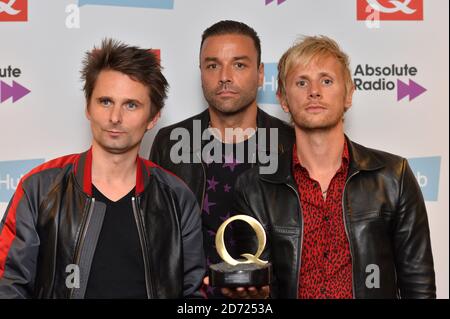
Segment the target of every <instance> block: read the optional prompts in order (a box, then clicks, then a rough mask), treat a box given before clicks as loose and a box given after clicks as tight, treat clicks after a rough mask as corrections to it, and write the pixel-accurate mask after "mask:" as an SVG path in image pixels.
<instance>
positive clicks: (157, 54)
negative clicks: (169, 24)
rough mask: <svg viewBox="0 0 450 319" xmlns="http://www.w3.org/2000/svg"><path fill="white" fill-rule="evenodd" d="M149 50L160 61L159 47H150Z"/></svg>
mask: <svg viewBox="0 0 450 319" xmlns="http://www.w3.org/2000/svg"><path fill="white" fill-rule="evenodd" d="M149 51H150V52H151V53H153V54H154V55H156V57H157V58H158V60H159V62H161V50H160V49H150V50H149Z"/></svg>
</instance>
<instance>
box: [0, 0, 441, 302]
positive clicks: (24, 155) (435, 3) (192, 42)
mask: <svg viewBox="0 0 450 319" xmlns="http://www.w3.org/2000/svg"><path fill="white" fill-rule="evenodd" d="M367 1H368V0H339V1H337V0H285V1H280V0H278V2H280V3H277V1H267V0H226V1H223V0H128V1H122V0H28V1H26V0H16V1H11V0H0V40H1V42H0V81H1V82H2V83H1V86H0V89H1V92H0V97H1V98H0V100H1V103H0V121H1V122H0V123H1V134H0V217H1V216H2V215H3V213H4V210H5V209H6V205H7V202H8V201H9V198H10V196H11V194H12V192H13V191H14V189H15V187H16V186H17V182H18V179H19V178H20V176H21V175H22V174H23V173H24V172H26V171H28V170H29V169H30V168H32V167H33V166H35V165H37V164H39V163H40V162H42V161H44V160H49V159H51V158H54V157H58V156H61V155H65V154H69V153H78V152H81V151H83V150H85V149H87V148H88V147H89V144H90V133H89V126H88V122H87V120H86V119H85V117H84V99H83V93H82V91H81V88H82V84H81V82H80V80H79V70H80V68H81V59H82V57H83V54H84V52H85V51H87V50H90V49H91V48H92V47H93V45H94V44H99V43H100V42H101V39H102V38H104V37H113V38H116V39H119V40H122V41H124V42H126V43H128V44H133V45H138V46H142V47H146V48H155V49H160V50H161V58H162V65H163V67H164V74H165V75H166V77H167V79H168V81H169V83H170V92H169V99H168V101H167V104H166V107H165V109H164V111H163V114H162V118H161V120H160V122H159V124H158V126H157V127H156V128H155V129H154V130H153V131H151V132H149V133H147V136H146V137H145V141H144V143H143V145H142V148H141V155H143V156H145V157H147V156H148V154H149V151H150V146H151V143H152V140H153V137H154V135H155V134H156V132H157V130H158V129H159V128H160V127H163V126H166V125H168V124H171V123H174V122H177V121H180V120H182V119H185V118H186V117H189V116H192V115H194V114H196V113H198V112H200V111H202V110H203V109H204V108H205V106H206V104H205V101H204V100H203V97H202V92H201V87H200V75H199V69H198V50H199V45H200V37H201V33H202V32H203V30H204V29H205V28H207V27H208V26H210V25H212V24H213V23H215V22H217V21H219V20H223V19H233V20H239V21H243V22H245V23H247V24H249V25H250V26H252V27H253V28H254V29H255V30H256V31H257V32H258V33H259V35H260V37H261V41H262V50H263V53H262V59H263V62H264V63H266V79H265V81H266V83H265V86H264V88H263V91H261V92H260V93H261V96H260V106H261V107H262V108H263V109H264V110H266V111H267V112H269V113H271V114H274V115H276V116H278V117H281V118H284V119H286V117H285V115H284V114H283V112H282V111H281V109H280V107H279V105H277V104H276V103H275V102H274V91H275V89H276V87H274V82H273V79H274V77H275V76H276V73H275V71H273V70H275V65H276V64H275V63H276V62H277V61H278V59H279V58H280V56H281V54H282V53H283V52H284V51H285V50H286V49H287V48H288V47H289V46H290V45H291V44H292V42H293V41H294V40H295V39H296V38H297V37H298V36H300V35H302V34H306V35H316V34H324V35H328V36H330V37H332V38H334V39H336V40H337V41H338V42H339V43H340V45H341V46H342V48H343V49H344V51H346V52H347V53H348V54H349V55H350V57H351V61H352V63H351V64H352V68H353V70H356V69H357V67H358V66H359V65H360V66H361V67H362V68H363V69H366V66H367V67H368V68H369V71H370V68H375V67H382V68H383V67H389V68H392V65H395V66H397V67H404V66H405V65H408V67H409V68H412V67H414V68H416V70H417V72H416V73H415V74H394V75H392V74H388V72H387V69H386V70H384V72H386V73H385V74H381V75H379V76H376V75H373V76H371V75H368V74H364V75H361V74H357V75H355V78H358V79H359V80H360V81H365V82H372V85H373V82H376V81H380V83H388V86H389V87H390V88H391V89H384V90H369V89H368V85H370V84H371V83H366V84H365V89H362V90H358V91H357V92H356V93H355V97H354V103H353V107H352V109H351V110H350V111H349V112H348V113H347V117H346V132H347V134H348V135H349V136H350V137H351V138H352V139H353V140H355V141H357V142H359V143H362V144H364V145H367V146H369V147H373V148H379V149H383V150H385V151H389V152H392V153H396V154H399V155H402V156H404V157H406V158H408V159H409V160H410V163H411V166H412V167H413V170H414V172H415V174H416V177H417V179H418V181H419V183H420V185H421V186H422V190H423V193H424V195H425V198H426V200H427V201H426V204H427V208H428V214H429V220H430V227H431V235H432V245H433V254H434V259H435V268H436V274H437V289H438V290H437V292H438V297H439V298H448V281H449V280H448V273H449V266H448V262H449V255H448V252H449V247H448V243H449V226H448V225H449V223H448V215H449V200H448V180H449V179H448V174H449V172H448V166H449V165H448V164H449V159H448V142H449V141H448V137H449V135H448V133H449V120H448V115H449V114H448V113H449V112H448V109H449V93H448V92H449V91H448V87H449V80H448V70H449V65H448V58H449V50H448V36H449V34H448V33H449V31H448V30H449V25H448V24H449V13H448V12H449V2H448V1H447V0H412V1H411V2H410V1H407V0H404V1H400V2H399V3H403V4H404V5H408V3H409V2H410V3H409V7H410V8H413V9H414V8H416V9H417V7H415V5H417V4H419V5H420V4H421V3H422V4H423V8H422V9H423V11H422V9H420V8H419V9H418V10H419V11H421V12H423V19H421V18H420V17H419V18H415V19H416V20H396V21H391V20H383V19H389V18H393V17H397V18H398V16H400V18H399V19H404V18H405V17H406V18H408V17H416V15H417V14H414V15H407V14H406V13H404V12H403V11H402V10H405V11H407V8H406V9H405V8H403V9H402V8H400V7H399V8H397V9H395V8H394V6H393V4H392V3H390V2H389V1H388V0H378V1H370V0H369V2H372V3H378V4H379V5H380V6H381V7H379V10H381V11H383V10H384V11H386V9H388V10H389V9H392V8H394V9H395V10H394V11H397V13H396V15H397V16H393V15H392V14H391V16H389V14H383V13H382V14H381V15H380V18H381V19H382V20H381V21H376V22H378V24H377V23H374V22H373V21H372V23H370V21H369V22H367V21H363V20H358V19H357V8H358V6H361V5H364V8H363V9H365V7H366V6H367ZM2 2H3V5H2ZM27 2H28V3H27ZM266 2H271V3H267V4H266ZM99 3H103V4H109V5H107V6H105V5H95V4H99ZM26 5H28V14H27V16H26V17H25V18H20V19H22V20H26V21H15V22H11V21H5V20H11V19H14V17H13V15H12V14H8V12H7V11H6V10H7V8H8V6H9V7H10V8H13V9H21V8H24V6H26ZM133 5H135V6H133ZM151 7H153V8H151ZM369 8H370V7H369ZM372 13H373V15H372V16H375V17H376V12H374V11H373V9H370V12H369V15H370V14H372ZM22 14H23V13H22ZM16 17H19V15H16ZM17 19H19V18H17ZM373 26H375V27H373ZM10 66H11V68H9V67H10ZM9 69H11V70H12V69H20V75H18V73H19V71H17V70H16V71H15V72H10V71H9ZM382 71H383V70H382ZM13 73H15V74H13ZM413 73H414V72H413ZM410 80H412V81H413V82H409V81H410ZM13 81H14V82H15V83H14V82H13ZM399 81H401V82H399ZM402 83H405V84H402ZM13 85H15V86H16V87H15V88H14V89H11V88H10V86H13ZM18 85H21V86H22V87H24V88H26V89H28V90H29V91H30V92H28V93H27V91H25V89H23V90H22V94H21V91H20V89H18V88H17V87H18ZM415 85H417V87H416V88H415V87H414V86H415ZM404 86H406V88H404ZM420 87H423V88H424V89H420ZM425 89H426V91H425ZM405 90H406V92H404V91H405ZM402 92H404V94H403V95H407V94H409V95H408V96H406V97H404V98H403V99H400V100H399V101H398V94H400V95H402ZM10 95H13V97H9V96H10ZM22 95H23V96H22ZM415 95H417V96H415ZM400 97H401V96H400ZM14 99H16V100H15V101H14Z"/></svg>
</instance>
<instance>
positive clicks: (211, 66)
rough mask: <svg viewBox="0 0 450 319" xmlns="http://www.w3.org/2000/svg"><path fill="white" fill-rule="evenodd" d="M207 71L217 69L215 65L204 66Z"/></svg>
mask: <svg viewBox="0 0 450 319" xmlns="http://www.w3.org/2000/svg"><path fill="white" fill-rule="evenodd" d="M206 68H207V69H217V64H208V65H207V66H206Z"/></svg>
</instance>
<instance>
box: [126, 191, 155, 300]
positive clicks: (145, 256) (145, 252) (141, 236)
mask: <svg viewBox="0 0 450 319" xmlns="http://www.w3.org/2000/svg"><path fill="white" fill-rule="evenodd" d="M131 202H132V206H133V214H134V219H135V221H136V226H137V230H138V235H139V241H140V242H141V250H142V258H143V259H144V272H145V289H146V291H147V298H153V291H152V287H153V285H152V282H151V271H150V263H149V261H148V249H147V241H146V237H145V235H144V226H143V222H142V220H141V217H140V214H139V213H138V212H139V210H138V209H137V204H136V198H135V197H132V198H131Z"/></svg>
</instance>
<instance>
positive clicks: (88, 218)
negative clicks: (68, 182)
mask: <svg viewBox="0 0 450 319" xmlns="http://www.w3.org/2000/svg"><path fill="white" fill-rule="evenodd" d="M94 206H95V198H92V199H91V200H90V201H89V208H88V213H87V214H86V215H85V218H84V220H83V226H82V230H81V237H80V241H79V245H78V249H77V252H76V254H75V265H77V266H79V265H80V258H81V250H82V248H83V246H84V239H85V238H86V232H87V230H88V229H89V223H90V221H91V216H92V212H93V211H94ZM74 293H75V288H72V290H71V292H70V298H69V299H73V295H74Z"/></svg>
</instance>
